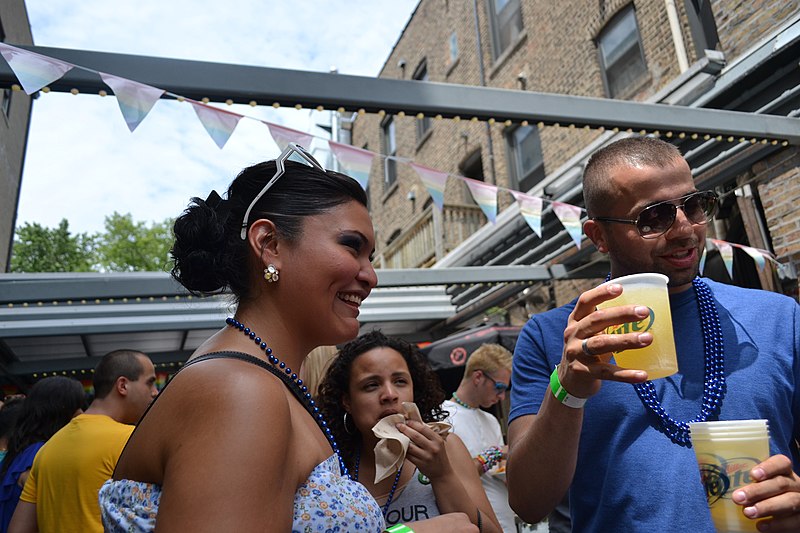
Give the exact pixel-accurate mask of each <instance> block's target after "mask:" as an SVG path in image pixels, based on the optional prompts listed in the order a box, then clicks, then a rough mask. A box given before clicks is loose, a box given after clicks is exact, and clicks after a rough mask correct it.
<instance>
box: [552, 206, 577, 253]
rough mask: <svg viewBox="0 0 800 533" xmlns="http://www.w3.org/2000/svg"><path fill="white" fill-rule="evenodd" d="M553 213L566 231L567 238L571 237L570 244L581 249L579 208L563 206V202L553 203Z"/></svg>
mask: <svg viewBox="0 0 800 533" xmlns="http://www.w3.org/2000/svg"><path fill="white" fill-rule="evenodd" d="M553 213H555V215H556V217H557V218H558V220H559V222H561V225H562V226H564V229H566V230H567V233H569V236H570V237H572V242H574V243H575V246H577V247H578V250H580V249H581V236H582V235H583V229H582V227H581V208H580V207H578V206H575V205H570V204H565V203H563V202H553Z"/></svg>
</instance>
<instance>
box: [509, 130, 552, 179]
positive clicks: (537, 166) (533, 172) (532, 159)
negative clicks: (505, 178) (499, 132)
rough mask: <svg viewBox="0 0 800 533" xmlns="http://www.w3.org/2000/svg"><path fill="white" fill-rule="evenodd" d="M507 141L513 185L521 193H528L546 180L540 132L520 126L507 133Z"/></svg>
mask: <svg viewBox="0 0 800 533" xmlns="http://www.w3.org/2000/svg"><path fill="white" fill-rule="evenodd" d="M506 141H507V143H508V159H509V175H510V176H509V177H510V178H511V185H512V187H513V188H514V189H516V190H518V191H520V192H528V191H529V190H531V189H532V188H533V186H534V185H536V184H537V183H538V182H540V181H541V180H542V179H544V155H543V154H542V142H541V140H540V139H539V130H538V129H537V128H535V127H533V126H519V127H517V128H514V129H512V130H510V131H508V132H507V133H506Z"/></svg>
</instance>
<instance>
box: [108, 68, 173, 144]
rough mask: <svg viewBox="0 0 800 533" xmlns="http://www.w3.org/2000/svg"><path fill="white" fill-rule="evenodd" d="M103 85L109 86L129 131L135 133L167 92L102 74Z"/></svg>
mask: <svg viewBox="0 0 800 533" xmlns="http://www.w3.org/2000/svg"><path fill="white" fill-rule="evenodd" d="M99 74H100V77H101V78H102V79H103V83H105V84H106V85H108V86H109V87H110V88H111V90H112V91H114V96H116V97H117V103H118V104H119V110H120V111H122V116H123V117H124V118H125V123H126V124H127V125H128V129H129V130H131V132H133V130H135V129H136V127H137V126H138V125H139V124H140V123H141V122H142V120H144V117H146V116H147V114H148V113H149V112H150V110H151V109H153V105H155V103H156V102H157V101H158V100H159V99H160V98H161V96H162V95H163V94H164V93H165V92H166V91H165V90H164V89H157V88H156V87H151V86H150V85H145V84H143V83H139V82H136V81H131V80H127V79H125V78H120V77H117V76H114V75H111V74H106V73H104V72H100V73H99Z"/></svg>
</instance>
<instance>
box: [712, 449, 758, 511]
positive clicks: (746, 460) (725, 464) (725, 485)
mask: <svg viewBox="0 0 800 533" xmlns="http://www.w3.org/2000/svg"><path fill="white" fill-rule="evenodd" d="M714 459H717V460H718V462H714V463H706V462H703V463H700V480H701V481H702V483H703V487H705V490H706V498H707V499H708V505H709V506H711V505H713V504H714V503H716V502H717V501H718V500H720V499H726V500H730V495H731V494H732V493H733V491H734V490H736V489H738V488H740V487H743V486H745V485H748V484H749V483H751V482H752V479H751V478H750V470H751V469H752V468H753V467H754V466H755V465H757V464H758V463H759V462H760V461H758V460H757V459H755V458H754V457H735V458H732V459H727V460H726V459H723V458H722V457H714ZM712 460H713V459H712Z"/></svg>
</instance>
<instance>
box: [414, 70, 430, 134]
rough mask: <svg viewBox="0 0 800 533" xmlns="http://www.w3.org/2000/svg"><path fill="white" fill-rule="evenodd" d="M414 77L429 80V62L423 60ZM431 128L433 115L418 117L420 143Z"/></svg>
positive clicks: (419, 79) (418, 79)
mask: <svg viewBox="0 0 800 533" xmlns="http://www.w3.org/2000/svg"><path fill="white" fill-rule="evenodd" d="M414 79H415V80H417V81H428V80H429V78H428V62H427V61H426V60H424V59H423V60H422V63H420V64H419V66H418V67H417V70H415V71H414ZM430 129H431V117H422V118H418V119H417V142H418V143H419V142H420V141H422V139H423V138H424V137H425V134H426V133H428V130H430Z"/></svg>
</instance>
